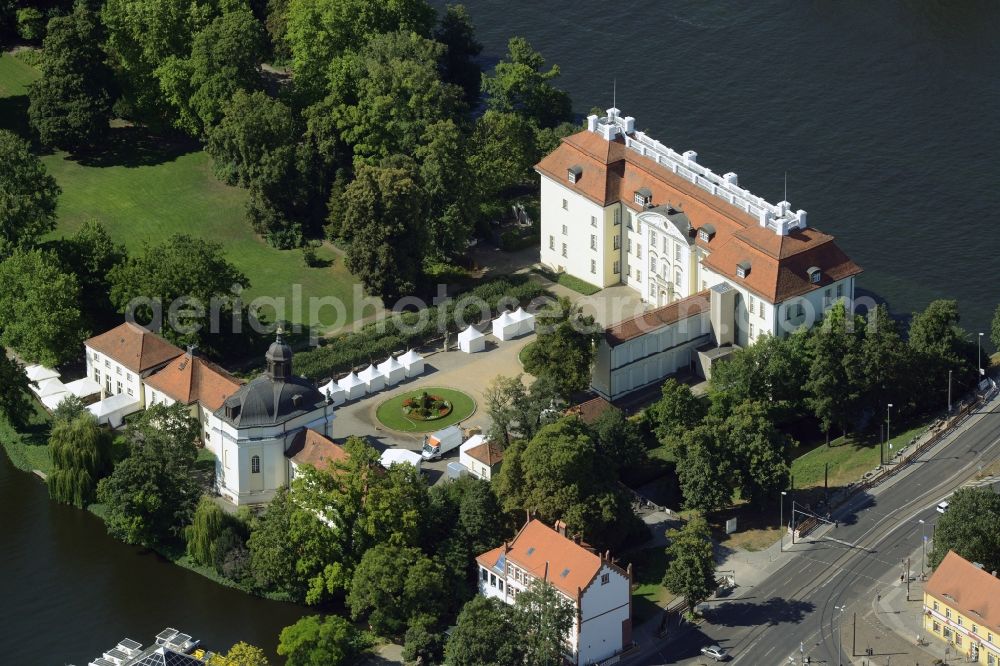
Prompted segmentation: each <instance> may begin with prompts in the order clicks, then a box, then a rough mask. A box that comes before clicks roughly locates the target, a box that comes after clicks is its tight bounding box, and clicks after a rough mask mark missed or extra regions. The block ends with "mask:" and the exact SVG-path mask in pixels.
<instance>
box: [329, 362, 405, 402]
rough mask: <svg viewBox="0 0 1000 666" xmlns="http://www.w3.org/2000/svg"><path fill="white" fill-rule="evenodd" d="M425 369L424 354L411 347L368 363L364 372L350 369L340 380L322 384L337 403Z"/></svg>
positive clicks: (358, 396)
mask: <svg viewBox="0 0 1000 666" xmlns="http://www.w3.org/2000/svg"><path fill="white" fill-rule="evenodd" d="M423 373H424V357H423V356H421V355H420V354H418V353H417V352H416V351H414V350H412V349H410V350H409V351H407V352H406V353H405V354H403V355H402V356H400V357H398V358H397V357H395V356H390V357H389V358H387V359H386V360H384V361H382V362H381V363H379V364H378V365H375V364H374V363H373V364H371V365H369V366H368V367H367V368H365V369H364V370H362V371H361V372H353V371H352V372H351V373H350V374H349V375H347V376H345V377H341V378H340V379H339V380H337V381H333V380H330V382H329V383H327V384H325V385H323V386H321V387H320V388H319V391H320V393H322V394H323V395H325V396H327V397H328V398H329V399H330V401H331V402H332V403H333V404H334V405H341V404H343V403H345V402H347V401H348V400H357V399H358V398H361V397H364V396H365V395H368V394H370V393H377V392H378V391H381V390H382V389H384V388H385V387H387V386H395V385H396V384H398V383H399V382H401V381H403V380H404V379H409V378H411V377H418V376H420V375H422V374H423Z"/></svg>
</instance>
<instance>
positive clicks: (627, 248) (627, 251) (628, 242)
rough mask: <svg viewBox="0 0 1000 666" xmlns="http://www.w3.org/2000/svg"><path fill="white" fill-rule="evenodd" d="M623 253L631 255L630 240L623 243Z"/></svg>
mask: <svg viewBox="0 0 1000 666" xmlns="http://www.w3.org/2000/svg"><path fill="white" fill-rule="evenodd" d="M625 252H626V253H628V254H632V239H631V238H629V239H627V240H626V241H625Z"/></svg>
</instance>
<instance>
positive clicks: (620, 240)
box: [614, 236, 622, 250]
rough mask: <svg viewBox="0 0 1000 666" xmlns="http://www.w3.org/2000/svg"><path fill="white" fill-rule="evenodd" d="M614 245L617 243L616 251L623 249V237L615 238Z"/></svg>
mask: <svg viewBox="0 0 1000 666" xmlns="http://www.w3.org/2000/svg"><path fill="white" fill-rule="evenodd" d="M614 243H615V246H614V247H615V249H616V250H620V249H621V247H622V237H621V236H615V240H614Z"/></svg>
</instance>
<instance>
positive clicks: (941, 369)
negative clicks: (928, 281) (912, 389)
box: [909, 300, 976, 406]
mask: <svg viewBox="0 0 1000 666" xmlns="http://www.w3.org/2000/svg"><path fill="white" fill-rule="evenodd" d="M959 319H960V317H959V312H958V303H957V302H956V301H954V300H936V301H931V303H929V304H928V305H927V307H926V308H925V309H924V311H923V312H917V313H914V315H913V319H912V320H911V321H910V339H909V344H910V349H911V350H912V351H913V352H914V354H915V355H916V358H917V360H918V361H919V363H920V365H921V372H920V377H921V378H923V380H924V381H923V382H922V385H921V388H922V391H921V396H922V397H923V399H924V405H934V406H937V405H940V404H943V403H942V402H939V400H940V397H939V396H945V395H946V393H947V391H948V381H949V378H948V373H949V372H951V373H952V375H953V377H952V379H953V380H954V381H955V382H956V386H957V387H964V388H972V380H973V378H974V376H975V368H976V344H975V343H974V342H972V340H970V339H969V335H968V333H966V332H965V330H964V329H963V328H962V327H961V326H959V325H958V323H959Z"/></svg>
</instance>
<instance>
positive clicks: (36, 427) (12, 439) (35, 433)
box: [0, 399, 52, 476]
mask: <svg viewBox="0 0 1000 666" xmlns="http://www.w3.org/2000/svg"><path fill="white" fill-rule="evenodd" d="M32 404H33V405H34V407H35V413H34V414H33V415H32V416H31V420H30V423H29V424H28V427H27V428H25V430H24V432H19V431H17V430H15V429H14V426H12V425H11V424H10V423H9V422H8V421H7V420H6V419H4V418H0V445H2V446H3V449H4V451H6V452H7V457H8V458H10V462H11V463H12V464H13V465H14V467H17V468H18V469H19V470H21V471H24V472H31V471H32V470H36V469H37V470H41V471H42V472H44V473H45V474H46V476H47V475H48V474H50V473H51V472H52V456H51V455H49V426H50V419H49V415H48V414H47V413H46V412H45V410H43V409H42V408H41V406H40V405H39V404H38V403H37V401H35V400H34V399H32Z"/></svg>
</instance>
